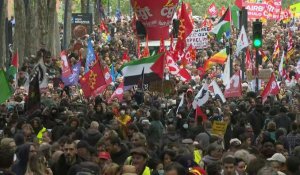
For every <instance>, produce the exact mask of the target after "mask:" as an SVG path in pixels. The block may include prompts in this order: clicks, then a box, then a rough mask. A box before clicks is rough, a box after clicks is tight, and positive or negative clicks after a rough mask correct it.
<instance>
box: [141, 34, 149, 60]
mask: <svg viewBox="0 0 300 175" xmlns="http://www.w3.org/2000/svg"><path fill="white" fill-rule="evenodd" d="M149 56H150V50H149V47H148V35H147V36H146V46H145V47H144V50H143V52H142V57H143V58H145V57H149Z"/></svg>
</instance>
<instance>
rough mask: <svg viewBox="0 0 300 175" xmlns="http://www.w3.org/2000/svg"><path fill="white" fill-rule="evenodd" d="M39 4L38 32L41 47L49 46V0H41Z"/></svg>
mask: <svg viewBox="0 0 300 175" xmlns="http://www.w3.org/2000/svg"><path fill="white" fill-rule="evenodd" d="M37 4H38V9H39V10H38V34H39V38H38V40H39V43H38V44H39V47H40V48H45V49H46V47H47V45H48V43H47V39H48V38H47V36H48V24H47V22H48V21H47V20H48V5H47V0H39V1H37Z"/></svg>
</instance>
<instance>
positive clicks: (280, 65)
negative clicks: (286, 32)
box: [278, 51, 285, 77]
mask: <svg viewBox="0 0 300 175" xmlns="http://www.w3.org/2000/svg"><path fill="white" fill-rule="evenodd" d="M283 60H284V51H283V52H282V56H281V59H280V63H279V67H278V71H279V74H280V76H282V77H283V76H284V74H285V72H284V69H283Z"/></svg>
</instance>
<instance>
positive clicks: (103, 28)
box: [100, 20, 108, 33]
mask: <svg viewBox="0 0 300 175" xmlns="http://www.w3.org/2000/svg"><path fill="white" fill-rule="evenodd" d="M100 31H102V32H103V31H104V32H105V33H108V28H107V26H106V24H105V22H104V21H103V20H102V21H101V23H100Z"/></svg>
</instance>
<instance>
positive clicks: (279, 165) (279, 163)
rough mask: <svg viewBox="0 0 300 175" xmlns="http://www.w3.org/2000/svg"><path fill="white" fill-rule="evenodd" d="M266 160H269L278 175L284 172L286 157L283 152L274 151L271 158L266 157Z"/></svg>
mask: <svg viewBox="0 0 300 175" xmlns="http://www.w3.org/2000/svg"><path fill="white" fill-rule="evenodd" d="M267 160H268V161H270V164H271V166H272V167H273V169H275V170H276V171H277V173H278V174H279V175H285V173H283V172H285V171H286V166H285V163H286V158H285V157H284V155H283V154H281V153H275V154H273V156H272V157H271V158H268V159H267Z"/></svg>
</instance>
